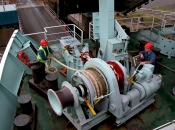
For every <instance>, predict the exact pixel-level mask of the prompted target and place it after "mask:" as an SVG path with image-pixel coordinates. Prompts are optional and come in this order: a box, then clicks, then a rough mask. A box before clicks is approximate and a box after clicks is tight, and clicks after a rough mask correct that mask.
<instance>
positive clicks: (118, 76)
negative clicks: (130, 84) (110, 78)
mask: <svg viewBox="0 0 175 130" xmlns="http://www.w3.org/2000/svg"><path fill="white" fill-rule="evenodd" d="M107 64H108V65H110V67H111V68H112V70H113V71H114V73H115V75H116V79H117V81H118V85H119V87H120V88H121V87H123V86H124V73H123V70H122V68H121V67H120V66H119V65H118V64H117V63H115V62H112V61H108V62H107Z"/></svg>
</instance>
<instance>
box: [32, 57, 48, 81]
mask: <svg viewBox="0 0 175 130" xmlns="http://www.w3.org/2000/svg"><path fill="white" fill-rule="evenodd" d="M30 65H31V67H30V68H31V69H32V73H33V80H34V83H35V84H39V83H40V82H42V81H43V79H44V77H45V75H44V74H42V68H41V67H42V65H41V64H40V62H39V61H38V60H33V61H31V62H30Z"/></svg>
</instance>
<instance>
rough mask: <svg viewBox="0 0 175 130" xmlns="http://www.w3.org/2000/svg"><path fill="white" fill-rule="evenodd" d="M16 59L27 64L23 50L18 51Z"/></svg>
mask: <svg viewBox="0 0 175 130" xmlns="http://www.w3.org/2000/svg"><path fill="white" fill-rule="evenodd" d="M18 59H19V60H20V61H21V62H23V63H24V64H25V65H27V66H29V58H28V56H27V55H26V54H25V53H24V52H23V51H19V52H18Z"/></svg>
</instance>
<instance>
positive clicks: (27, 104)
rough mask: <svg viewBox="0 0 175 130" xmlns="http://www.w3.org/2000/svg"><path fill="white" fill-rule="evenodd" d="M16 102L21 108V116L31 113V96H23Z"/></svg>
mask: <svg viewBox="0 0 175 130" xmlns="http://www.w3.org/2000/svg"><path fill="white" fill-rule="evenodd" d="M18 102H19V104H20V106H21V109H22V113H23V114H31V113H32V112H33V108H32V104H31V96H30V95H29V94H23V95H21V96H20V97H18Z"/></svg>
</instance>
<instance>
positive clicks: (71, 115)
mask: <svg viewBox="0 0 175 130" xmlns="http://www.w3.org/2000/svg"><path fill="white" fill-rule="evenodd" d="M113 5H114V0H99V13H95V14H93V16H94V18H93V19H94V22H93V23H94V37H96V39H99V42H100V48H99V51H98V58H89V48H88V44H85V45H84V46H83V47H82V48H81V47H77V46H76V45H77V41H76V40H72V42H76V45H75V46H72V48H71V49H72V50H71V53H70V51H69V50H66V51H65V52H64V53H63V56H64V58H65V60H66V64H67V65H68V66H69V67H72V68H74V69H70V70H69V69H68V72H67V74H68V79H67V81H64V82H63V83H62V88H61V89H60V90H58V91H53V90H51V89H49V90H48V92H47V95H48V100H49V102H50V105H51V107H52V108H53V110H54V112H55V113H56V114H57V115H59V116H61V115H62V113H63V114H64V115H65V116H66V117H67V118H68V119H69V121H70V122H71V123H72V124H73V125H74V126H75V127H76V128H77V129H79V130H86V129H90V128H92V127H93V126H95V125H96V124H98V123H100V122H102V121H103V120H105V119H106V118H108V117H109V116H111V115H113V116H115V117H116V121H115V122H116V124H117V125H118V126H119V125H121V124H122V123H124V122H125V121H127V120H128V119H130V118H131V117H132V116H134V115H135V114H137V113H138V112H140V111H141V110H143V109H144V108H146V107H147V106H148V105H150V104H151V103H153V102H154V101H155V92H156V91H157V90H158V89H159V87H160V85H161V82H162V77H161V75H155V74H153V71H154V66H153V65H151V64H145V65H143V67H142V68H141V69H140V70H138V67H137V68H136V69H133V68H135V66H131V67H129V66H130V65H129V58H128V57H129V56H128V53H127V46H128V40H129V37H128V36H127V35H126V33H125V31H124V30H123V29H122V27H121V26H120V25H119V23H118V22H117V21H116V20H114V7H113ZM95 16H96V18H95ZM70 39H71V38H70V37H69V38H62V41H61V43H63V42H65V43H66V40H70ZM71 44H72V43H71ZM72 45H73V44H72ZM63 48H64V46H63ZM87 59H88V60H87ZM134 60H136V58H135V59H134ZM129 73H130V74H129ZM133 77H134V80H133ZM68 81H69V82H68Z"/></svg>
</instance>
